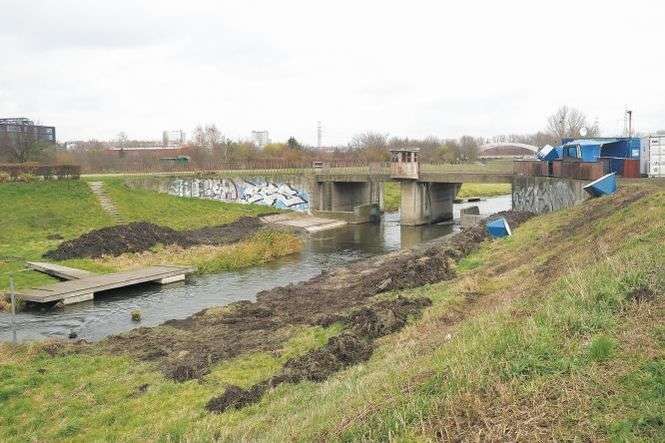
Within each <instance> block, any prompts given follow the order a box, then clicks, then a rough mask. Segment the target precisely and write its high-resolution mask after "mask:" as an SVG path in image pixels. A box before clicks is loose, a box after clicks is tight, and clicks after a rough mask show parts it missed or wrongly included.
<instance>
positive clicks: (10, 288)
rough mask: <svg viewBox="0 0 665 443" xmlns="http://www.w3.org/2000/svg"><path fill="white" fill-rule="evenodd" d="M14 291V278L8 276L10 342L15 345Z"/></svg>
mask: <svg viewBox="0 0 665 443" xmlns="http://www.w3.org/2000/svg"><path fill="white" fill-rule="evenodd" d="M15 292H16V291H15V290H14V277H12V275H11V274H9V296H10V297H11V301H12V317H11V328H12V342H13V343H14V344H16V318H15V317H16V293H15Z"/></svg>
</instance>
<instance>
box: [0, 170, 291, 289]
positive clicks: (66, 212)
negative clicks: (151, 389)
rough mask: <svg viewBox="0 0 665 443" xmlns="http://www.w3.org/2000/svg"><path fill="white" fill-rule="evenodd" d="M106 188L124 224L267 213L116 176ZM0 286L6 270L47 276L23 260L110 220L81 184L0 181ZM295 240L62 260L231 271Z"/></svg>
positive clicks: (40, 279) (26, 282) (185, 222)
mask: <svg viewBox="0 0 665 443" xmlns="http://www.w3.org/2000/svg"><path fill="white" fill-rule="evenodd" d="M105 190H106V192H107V194H108V195H109V196H111V198H112V199H113V201H114V202H115V204H116V206H117V208H118V210H119V213H120V214H121V215H122V217H123V218H124V219H125V220H128V221H149V222H152V223H157V224H160V225H164V226H169V227H171V228H174V229H193V228H198V227H203V226H210V225H219V224H225V223H230V222H232V221H234V220H236V219H238V218H239V217H242V216H251V215H258V214H262V213H266V212H270V211H272V209H271V208H269V207H265V206H257V205H238V204H226V203H220V202H214V201H205V200H196V199H181V198H177V197H173V196H169V195H165V194H157V193H153V192H149V191H143V190H131V191H130V190H129V189H127V188H126V187H125V186H124V185H123V184H122V182H121V181H119V180H117V179H116V180H108V181H106V184H105ZM0 214H2V229H0V291H1V290H4V289H6V288H7V287H8V286H9V273H10V272H11V273H13V275H14V279H15V282H16V285H17V287H19V288H21V287H29V286H34V285H38V284H43V283H47V282H49V281H53V280H52V279H51V278H50V277H47V276H45V275H43V274H40V273H38V272H33V271H22V269H23V267H24V262H25V261H26V260H39V259H41V256H42V254H43V253H44V252H46V251H47V250H49V249H53V248H55V247H56V246H57V245H58V244H59V243H60V242H62V239H63V238H64V239H67V240H68V239H72V238H76V237H78V236H79V235H81V234H83V233H85V232H88V231H90V230H93V229H99V228H102V227H105V226H111V225H113V224H114V223H113V221H112V220H111V218H110V217H109V216H108V214H106V213H105V212H104V211H103V210H102V208H101V207H100V205H99V203H98V202H97V199H96V198H95V196H94V195H93V194H92V193H91V192H90V189H89V187H88V185H87V184H86V183H85V182H83V181H71V180H63V181H49V182H35V183H8V184H0ZM299 248H300V243H299V241H298V239H297V238H296V237H295V236H293V235H291V234H286V233H278V232H269V231H268V232H259V233H257V234H256V235H255V236H254V237H253V238H251V239H248V240H246V241H243V242H240V243H237V244H233V245H228V246H221V247H209V246H208V247H195V248H190V249H186V250H182V249H178V248H173V247H158V248H156V250H155V251H151V252H146V253H143V254H125V255H123V256H121V257H119V258H114V259H98V260H91V259H80V260H66V261H64V262H63V264H65V265H70V266H74V267H80V268H82V269H88V270H91V271H95V272H112V271H116V270H120V269H124V268H127V267H131V266H137V265H143V264H148V263H173V264H194V265H197V266H199V268H200V270H201V271H203V272H213V271H221V270H231V269H238V268H241V267H246V266H251V265H255V264H259V263H263V262H266V261H269V260H271V259H273V258H275V257H277V256H281V255H285V254H289V253H292V252H296V251H297V250H299Z"/></svg>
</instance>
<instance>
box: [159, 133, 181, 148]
mask: <svg viewBox="0 0 665 443" xmlns="http://www.w3.org/2000/svg"><path fill="white" fill-rule="evenodd" d="M186 141H187V138H186V134H185V133H184V132H183V131H181V130H178V131H164V132H163V133H162V145H163V146H167V147H169V148H179V147H180V146H182V145H184V144H185V142H186Z"/></svg>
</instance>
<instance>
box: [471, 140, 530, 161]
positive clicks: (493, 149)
mask: <svg viewBox="0 0 665 443" xmlns="http://www.w3.org/2000/svg"><path fill="white" fill-rule="evenodd" d="M536 152H538V147H537V146H532V145H527V144H524V143H513V142H507V143H488V144H486V145H483V146H481V147H480V148H478V157H480V158H482V159H493V158H496V159H527V158H534V157H535V155H536Z"/></svg>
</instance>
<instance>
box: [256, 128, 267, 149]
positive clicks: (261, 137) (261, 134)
mask: <svg viewBox="0 0 665 443" xmlns="http://www.w3.org/2000/svg"><path fill="white" fill-rule="evenodd" d="M252 141H254V143H256V146H258V147H259V148H263V147H264V146H265V145H267V144H269V143H270V135H269V134H268V131H252Z"/></svg>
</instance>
